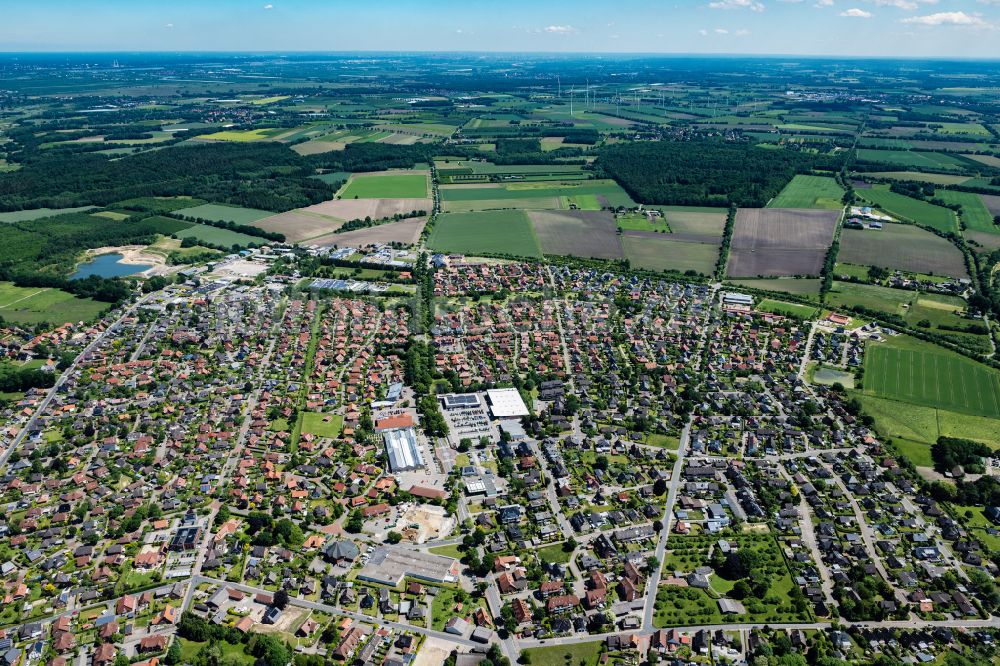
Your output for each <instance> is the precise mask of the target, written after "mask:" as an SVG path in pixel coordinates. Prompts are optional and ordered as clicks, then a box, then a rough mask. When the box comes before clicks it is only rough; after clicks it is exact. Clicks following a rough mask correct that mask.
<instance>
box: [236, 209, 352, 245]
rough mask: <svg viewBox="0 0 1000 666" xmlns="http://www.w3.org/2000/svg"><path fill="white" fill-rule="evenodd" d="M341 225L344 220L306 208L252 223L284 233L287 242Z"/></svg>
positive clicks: (327, 231) (314, 236) (329, 231)
mask: <svg viewBox="0 0 1000 666" xmlns="http://www.w3.org/2000/svg"><path fill="white" fill-rule="evenodd" d="M343 225H344V220H338V219H337V218H333V217H328V216H326V215H320V214H318V213H311V212H308V211H306V210H290V211H288V212H287V213H279V214H278V215H272V216H270V217H265V218H263V219H261V220H257V221H255V222H254V223H253V226H255V227H257V228H258V229H263V230H264V231H272V232H275V233H279V234H284V235H285V241H287V242H289V243H300V242H302V241H304V240H307V239H309V238H316V237H317V236H323V235H325V234H329V233H333V232H334V231H336V230H337V229H339V228H340V227H342V226H343Z"/></svg>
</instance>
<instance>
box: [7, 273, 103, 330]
mask: <svg viewBox="0 0 1000 666" xmlns="http://www.w3.org/2000/svg"><path fill="white" fill-rule="evenodd" d="M108 307H110V304H108V303H102V302H100V301H95V300H92V299H89V298H78V297H76V296H74V295H73V294H70V293H68V292H65V291H61V290H59V289H49V288H46V287H17V286H14V284H13V283H11V282H0V317H3V318H4V319H5V320H6V321H10V322H16V323H18V324H38V323H41V322H48V323H50V324H54V325H60V326H61V325H62V324H65V323H68V322H79V321H90V320H91V319H94V318H95V317H96V316H97V315H98V314H100V313H101V312H102V311H103V310H105V309H106V308H108Z"/></svg>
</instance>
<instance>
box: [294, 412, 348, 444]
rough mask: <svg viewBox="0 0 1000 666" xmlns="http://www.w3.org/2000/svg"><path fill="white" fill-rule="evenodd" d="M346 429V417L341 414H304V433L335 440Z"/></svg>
mask: <svg viewBox="0 0 1000 666" xmlns="http://www.w3.org/2000/svg"><path fill="white" fill-rule="evenodd" d="M343 427H344V417H343V416H341V415H340V414H324V413H322V412H303V413H302V432H304V433H309V434H312V435H316V436H318V437H329V438H330V439H333V438H334V437H336V436H337V435H339V434H340V431H341V429H342V428H343Z"/></svg>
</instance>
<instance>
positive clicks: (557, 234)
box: [528, 210, 625, 259]
mask: <svg viewBox="0 0 1000 666" xmlns="http://www.w3.org/2000/svg"><path fill="white" fill-rule="evenodd" d="M528 217H529V218H531V223H532V226H534V228H535V236H537V237H538V242H539V244H541V246H542V252H543V253H545V254H558V255H567V256H574V257H592V258H595V259H621V258H622V257H624V256H625V255H624V254H623V253H622V248H621V243H620V242H619V240H618V225H617V223H616V222H615V216H614V214H612V213H610V212H606V211H600V210H568V211H531V212H529V213H528Z"/></svg>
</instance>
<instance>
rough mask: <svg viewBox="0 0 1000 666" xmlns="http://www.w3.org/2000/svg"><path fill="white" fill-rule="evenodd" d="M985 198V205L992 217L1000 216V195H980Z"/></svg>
mask: <svg viewBox="0 0 1000 666" xmlns="http://www.w3.org/2000/svg"><path fill="white" fill-rule="evenodd" d="M979 196H980V197H982V198H983V203H984V204H986V207H987V208H988V209H989V210H990V214H991V215H1000V195H997V194H980V195H979Z"/></svg>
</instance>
